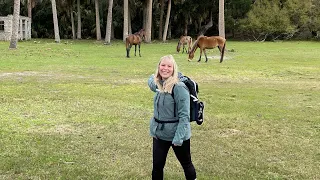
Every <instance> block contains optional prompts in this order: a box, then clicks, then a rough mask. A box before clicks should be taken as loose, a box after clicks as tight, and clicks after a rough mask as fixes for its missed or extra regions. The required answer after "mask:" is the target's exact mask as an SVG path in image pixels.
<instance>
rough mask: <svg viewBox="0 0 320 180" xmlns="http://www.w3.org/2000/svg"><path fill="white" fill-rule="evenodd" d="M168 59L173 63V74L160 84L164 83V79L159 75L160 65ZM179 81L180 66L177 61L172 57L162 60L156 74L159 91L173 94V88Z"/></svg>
mask: <svg viewBox="0 0 320 180" xmlns="http://www.w3.org/2000/svg"><path fill="white" fill-rule="evenodd" d="M165 59H168V60H170V61H171V62H172V64H173V73H172V75H171V76H170V77H169V78H168V79H166V80H165V81H164V82H163V83H160V82H161V81H162V77H161V76H160V73H159V66H160V63H161V62H162V61H163V60H165ZM178 81H179V79H178V65H177V63H176V61H175V60H174V58H173V56H172V55H167V56H163V57H161V58H160V61H159V63H158V66H157V69H156V72H155V76H154V82H155V83H156V85H157V87H158V89H159V90H160V92H167V93H170V94H171V93H172V88H173V86H174V85H175V84H176V83H177V82H178Z"/></svg>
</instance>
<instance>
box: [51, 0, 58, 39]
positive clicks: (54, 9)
mask: <svg viewBox="0 0 320 180" xmlns="http://www.w3.org/2000/svg"><path fill="white" fill-rule="evenodd" d="M51 5H52V15H53V27H54V41H55V42H56V43H60V35H59V25H58V16H57V5H56V0H51Z"/></svg>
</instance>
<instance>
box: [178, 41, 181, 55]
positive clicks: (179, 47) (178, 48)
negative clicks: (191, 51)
mask: <svg viewBox="0 0 320 180" xmlns="http://www.w3.org/2000/svg"><path fill="white" fill-rule="evenodd" d="M180 46H181V44H180V41H179V42H178V45H177V52H180Z"/></svg>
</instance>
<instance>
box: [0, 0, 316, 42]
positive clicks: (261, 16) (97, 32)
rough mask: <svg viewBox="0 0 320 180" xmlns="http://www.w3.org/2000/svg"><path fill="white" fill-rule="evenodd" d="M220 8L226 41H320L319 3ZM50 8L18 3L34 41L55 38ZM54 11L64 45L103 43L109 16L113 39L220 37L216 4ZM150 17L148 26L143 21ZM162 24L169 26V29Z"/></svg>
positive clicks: (251, 1)
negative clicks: (145, 31)
mask: <svg viewBox="0 0 320 180" xmlns="http://www.w3.org/2000/svg"><path fill="white" fill-rule="evenodd" d="M220 1H221V0H220ZM222 2H223V4H224V9H223V10H224V12H223V14H224V17H225V18H224V19H225V33H226V38H227V39H230V38H232V39H240V40H259V41H261V40H262V41H263V40H277V39H292V38H294V39H304V40H305V39H319V34H320V33H319V31H320V2H319V1H317V0H303V1H301V0H224V1H222ZM51 3H52V1H50V0H23V1H21V4H20V7H21V8H20V15H22V16H29V17H31V19H32V38H54V36H55V34H54V23H53V18H52V17H53V14H52V7H53V6H52V5H51ZM220 3H221V2H220ZM0 6H1V10H0V16H6V15H8V14H13V9H14V8H13V7H14V3H13V0H0ZM56 8H57V17H58V18H57V19H58V21H59V24H58V25H59V35H60V37H61V38H62V39H95V38H96V39H97V40H101V39H104V37H106V35H107V34H106V32H107V18H108V12H109V13H111V17H110V18H111V23H112V25H111V27H110V28H111V34H110V36H111V39H122V38H123V37H124V36H125V35H126V34H131V33H134V32H136V31H138V30H139V29H141V28H145V27H146V26H148V27H151V33H150V34H149V36H150V37H149V38H148V39H147V41H149V42H150V41H151V40H154V39H160V40H166V39H174V38H178V37H180V36H181V35H183V34H187V35H190V36H192V37H196V36H198V35H200V34H204V35H218V34H219V33H218V26H219V25H218V14H219V0H197V1H193V0H154V1H152V0H124V1H123V0H115V1H113V0H107V1H106V0H105V1H101V0H94V1H93V0H56ZM150 12H152V16H151V18H152V20H151V21H150V20H148V15H147V13H150ZM124 15H125V16H124ZM124 17H128V19H124ZM167 19H168V20H167ZM165 21H168V24H167V29H166V28H165V27H166V24H165ZM148 23H151V25H148ZM124 26H126V27H127V26H128V28H127V29H128V32H124V29H125V28H126V27H125V28H124ZM163 34H165V35H166V37H163Z"/></svg>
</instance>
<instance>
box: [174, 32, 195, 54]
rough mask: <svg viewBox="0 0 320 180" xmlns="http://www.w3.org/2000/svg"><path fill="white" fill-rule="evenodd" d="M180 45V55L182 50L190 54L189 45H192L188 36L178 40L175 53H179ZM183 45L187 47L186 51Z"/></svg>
mask: <svg viewBox="0 0 320 180" xmlns="http://www.w3.org/2000/svg"><path fill="white" fill-rule="evenodd" d="M181 45H182V53H183V52H184V50H186V53H189V52H190V49H191V45H192V38H191V37H190V36H181V37H180V40H179V42H178V45H177V52H178V53H179V52H180V47H181ZM185 45H187V46H188V50H187V49H186V48H185Z"/></svg>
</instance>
